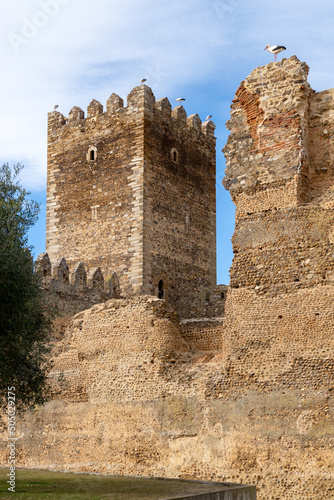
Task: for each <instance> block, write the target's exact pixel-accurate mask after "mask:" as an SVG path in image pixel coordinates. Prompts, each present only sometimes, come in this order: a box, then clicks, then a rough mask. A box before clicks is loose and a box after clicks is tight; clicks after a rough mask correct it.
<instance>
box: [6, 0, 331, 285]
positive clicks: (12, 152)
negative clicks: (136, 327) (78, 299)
mask: <svg viewBox="0 0 334 500" xmlns="http://www.w3.org/2000/svg"><path fill="white" fill-rule="evenodd" d="M333 14H334V6H333V4H331V3H330V2H328V0H318V1H317V2H314V1H313V0H312V1H311V0H303V1H299V0H298V1H293V0H289V1H287V0H280V2H268V1H264V0H255V1H250V0H249V1H245V0H192V1H191V0H182V1H181V0H169V1H168V2H166V0H154V1H153V0H122V1H107V0H94V2H93V1H88V0H16V1H15V2H1V5H0V25H1V38H0V44H1V45H0V47H1V56H2V78H1V79H0V87H1V88H0V96H1V97H0V104H1V117H2V119H1V121H0V128H1V133H0V161H1V163H4V162H9V163H10V164H13V163H17V162H20V163H22V164H24V165H25V169H24V171H23V173H22V183H23V185H24V186H25V187H26V188H28V189H29V190H30V191H31V193H32V195H31V196H32V198H33V199H35V200H37V201H40V202H41V204H42V207H41V214H40V219H39V222H38V223H37V224H36V226H35V227H34V228H33V229H32V230H31V232H30V242H31V244H32V245H34V247H35V251H34V254H35V257H36V256H37V255H38V253H40V252H42V251H44V249H45V196H46V193H45V186H46V123H47V113H48V111H51V110H52V108H53V105H54V104H58V105H59V111H61V112H62V113H63V114H64V115H65V116H67V115H68V112H69V110H70V109H71V108H72V106H74V105H77V106H80V107H81V108H82V109H84V110H86V108H87V106H88V104H89V103H90V101H91V100H92V99H93V98H95V99H98V100H99V101H100V102H101V103H102V104H103V105H104V106H105V103H106V101H107V99H108V97H109V96H110V94H111V93H113V92H116V93H117V94H119V95H120V96H121V97H123V99H124V100H125V99H126V96H127V94H128V93H129V92H130V91H131V89H132V88H133V87H135V86H136V85H138V84H139V81H140V79H141V78H147V84H148V85H149V86H150V87H151V88H152V90H153V92H154V94H155V96H156V98H157V99H158V98H160V97H165V96H166V97H168V98H169V100H170V102H171V103H172V105H176V104H177V103H176V102H175V99H176V98H177V97H180V96H182V97H185V98H186V101H185V103H184V107H185V109H186V111H187V113H188V114H191V113H198V114H199V116H200V117H201V119H202V120H204V119H205V117H206V116H207V115H208V114H212V115H213V118H212V119H213V121H214V122H215V124H216V137H217V254H218V262H217V268H218V280H217V281H218V283H228V281H229V267H230V265H231V261H232V247H231V236H232V233H233V229H234V206H233V204H232V202H231V201H230V196H229V193H228V192H227V191H225V189H224V188H223V187H222V185H221V181H222V178H223V176H224V170H225V164H224V157H223V154H222V152H221V149H222V148H223V146H224V144H225V142H226V139H227V136H228V131H227V130H226V127H225V122H226V121H227V120H228V119H229V108H230V103H231V100H232V99H233V97H234V93H235V91H236V89H237V88H238V86H239V84H240V81H242V80H244V79H245V77H246V76H247V75H248V74H249V73H250V72H251V71H252V69H254V68H256V67H258V66H262V65H264V64H267V63H269V62H271V61H272V60H273V58H274V56H273V55H271V54H269V53H268V52H267V51H264V50H263V49H264V47H265V46H266V45H267V44H268V43H269V44H280V45H285V46H286V47H287V50H286V52H284V53H283V55H282V54H280V55H279V58H281V57H282V56H284V57H290V56H292V55H297V57H298V58H299V59H300V60H301V61H305V62H306V63H307V64H308V65H309V66H310V75H309V82H310V84H311V86H312V87H313V88H314V89H315V90H317V91H319V90H324V89H326V88H331V87H334V64H333V61H334V59H333V55H332V47H333V46H334V44H333V38H334V30H333V17H334V16H333Z"/></svg>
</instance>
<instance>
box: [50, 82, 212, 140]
mask: <svg viewBox="0 0 334 500" xmlns="http://www.w3.org/2000/svg"><path fill="white" fill-rule="evenodd" d="M138 112H139V113H142V114H145V115H146V117H148V118H151V119H153V120H154V118H155V117H157V118H160V119H161V118H163V117H164V118H165V119H166V120H168V123H169V125H170V126H173V124H175V125H179V126H180V125H181V126H182V125H183V126H184V127H186V128H187V129H188V130H193V131H195V132H197V133H199V134H203V135H204V136H208V137H210V138H213V137H214V130H215V124H214V123H213V122H212V121H211V120H207V121H203V122H202V120H201V119H200V117H199V116H198V114H191V115H189V116H187V113H186V111H185V109H184V108H183V106H176V107H175V108H173V109H172V106H171V104H170V102H169V100H168V98H167V97H162V98H160V99H158V100H156V98H155V96H154V94H153V92H152V90H151V88H150V87H148V86H147V85H140V86H137V87H135V88H134V89H132V91H131V92H130V93H129V94H128V96H127V106H124V101H123V99H122V98H121V97H120V96H119V95H117V94H115V93H113V94H111V96H110V97H109V99H108V100H107V103H106V110H104V109H103V105H102V104H101V103H100V102H99V101H97V100H96V99H93V100H92V101H91V102H90V104H89V105H88V106H87V113H86V116H85V112H84V111H83V110H82V109H81V108H80V107H78V106H73V108H72V109H71V110H70V112H69V115H68V117H66V116H64V115H63V114H61V113H60V112H59V111H52V112H51V113H49V115H48V119H49V127H51V129H53V130H54V131H55V129H58V130H59V128H65V129H68V128H69V127H71V126H78V125H79V126H80V127H84V126H85V125H87V126H89V124H90V122H91V121H94V122H96V121H97V120H100V121H102V122H103V121H106V120H107V121H108V120H109V121H113V119H116V121H117V120H118V119H121V118H123V119H124V117H131V115H132V116H133V118H134V119H135V118H136V114H137V113H138ZM115 115H117V117H115ZM49 130H50V129H49Z"/></svg>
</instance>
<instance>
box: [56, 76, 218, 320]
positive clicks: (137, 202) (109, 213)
mask: <svg viewBox="0 0 334 500" xmlns="http://www.w3.org/2000/svg"><path fill="white" fill-rule="evenodd" d="M214 128H215V126H214V124H213V123H212V122H211V121H206V122H204V123H202V122H201V120H200V118H199V116H198V115H197V114H195V115H191V116H188V117H187V115H186V112H185V110H184V109H183V107H182V106H178V107H176V108H175V109H173V110H172V109H171V105H170V103H169V101H168V99H167V98H162V99H159V100H157V101H156V100H155V97H154V95H153V93H152V91H151V89H150V88H149V87H147V86H146V85H141V86H138V87H136V88H134V89H133V90H132V91H131V92H130V94H129V95H128V98H127V107H124V105H123V100H122V99H121V98H120V97H119V96H118V95H116V94H112V95H111V97H110V98H109V99H108V101H107V109H106V111H104V112H103V107H102V105H101V104H100V103H99V102H98V101H96V100H93V101H92V102H91V103H90V105H89V106H88V109H87V117H86V118H85V117H84V112H83V111H82V110H81V109H80V108H78V107H74V108H72V109H71V111H70V113H69V117H68V119H66V118H65V117H64V116H63V115H62V114H61V113H59V112H57V111H53V112H52V113H49V117H48V182H47V235H46V251H47V253H48V254H49V256H50V260H51V262H52V263H55V262H56V261H57V260H59V259H60V258H62V257H65V258H66V261H67V262H68V263H69V265H70V266H75V265H77V264H78V263H79V262H81V261H82V262H84V263H85V266H86V267H88V270H89V269H90V268H93V267H97V266H98V267H100V268H101V270H102V272H103V273H104V276H105V277H107V278H108V276H109V277H110V276H111V275H112V274H114V273H116V275H117V279H118V282H119V287H120V291H121V294H122V295H123V296H125V297H131V296H133V295H141V294H150V295H156V296H158V297H160V298H165V299H167V300H168V301H169V302H170V303H171V304H172V305H173V306H174V308H175V309H176V310H177V311H178V312H179V313H180V314H181V315H183V316H191V315H192V307H193V306H192V305H191V304H195V305H196V304H197V305H198V304H199V303H203V304H204V303H208V301H209V300H210V297H212V293H213V288H214V286H215V283H216V250H215V248H216V245H215V233H216V222H215V217H216V215H215V212H216V210H215V137H214Z"/></svg>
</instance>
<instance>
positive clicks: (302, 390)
mask: <svg viewBox="0 0 334 500" xmlns="http://www.w3.org/2000/svg"><path fill="white" fill-rule="evenodd" d="M229 300H231V302H232V303H233V304H235V307H236V308H238V309H239V310H240V311H241V312H240V314H241V315H242V316H243V317H244V324H243V325H242V327H243V328H245V327H246V326H247V325H248V322H250V324H251V326H252V327H253V330H255V331H256V329H257V328H258V324H257V318H256V315H255V311H254V313H253V315H252V314H250V311H252V310H253V306H254V304H256V300H255V299H254V297H253V296H252V295H250V294H248V295H247V294H246V295H245V296H244V297H243V301H242V300H241V298H240V296H237V297H234V296H233V297H232V298H231V297H230V295H229V296H228V298H227V302H229ZM266 301H267V303H266ZM310 303H311V294H310V296H309V298H308V302H307V303H306V305H305V309H306V311H307V310H308V308H309V306H310ZM248 306H250V309H249V308H248ZM267 306H268V307H269V310H268V318H269V317H270V313H271V314H273V311H275V310H276V308H277V304H275V303H273V304H272V303H271V301H270V300H269V299H266V300H265V299H263V302H262V307H263V308H264V310H267ZM280 312H281V310H280ZM313 312H314V310H310V312H309V316H308V317H307V318H306V320H304V321H305V323H304V326H305V328H307V327H308V325H307V324H306V323H307V322H310V323H311V322H312V319H313V318H312V313H313ZM324 313H326V314H327V313H328V311H324ZM247 316H249V321H248V319H247ZM291 317H293V311H291ZM291 317H290V318H286V319H283V322H284V324H283V325H282V327H283V328H284V327H286V326H287V325H288V324H289V321H291ZM272 323H274V321H273V320H272ZM181 331H182V329H181ZM264 331H265V325H264V324H263V331H262V332H261V333H262V334H263V336H265V335H264ZM327 333H328V330H327ZM255 335H256V334H255V333H254V337H253V338H249V341H248V344H247V345H244V346H241V347H240V349H239V350H238V349H236V350H235V358H234V359H232V358H231V359H230V362H225V363H224V364H223V363H222V355H221V353H219V351H218V352H217V351H216V356H215V357H213V354H212V353H207V352H201V351H199V350H197V349H195V348H194V346H193V345H191V343H190V342H189V343H187V342H186V340H185V339H184V338H183V337H182V335H181V333H180V330H179V325H178V320H177V316H176V315H175V313H174V312H173V311H172V310H171V309H169V307H168V306H167V305H166V303H165V302H164V301H161V300H158V299H157V298H154V297H146V296H143V297H138V298H135V299H131V300H124V299H122V300H115V299H113V300H110V301H108V302H106V303H105V304H98V305H95V306H93V307H92V308H91V309H89V310H86V311H83V312H81V313H79V314H77V315H76V316H75V317H74V318H73V319H72V320H71V322H70V324H69V325H68V327H67V330H66V333H65V336H64V338H63V340H61V341H60V342H58V344H57V345H55V346H54V350H53V359H54V364H53V367H52V371H51V373H50V377H51V378H50V380H51V384H52V390H53V398H52V400H51V401H50V402H49V403H47V405H45V406H44V407H40V408H38V409H37V410H35V411H32V412H27V413H26V414H25V415H24V416H20V418H18V419H17V434H18V436H19V439H18V440H17V441H16V450H17V457H18V465H20V466H25V467H38V468H52V469H60V470H64V469H65V470H74V471H93V472H108V473H121V474H134V475H144V476H160V477H161V476H166V477H179V478H191V479H208V480H218V481H224V482H226V481H230V482H237V483H244V484H254V485H256V487H257V492H258V494H257V498H259V499H260V500H264V499H266V498H270V499H272V500H273V499H275V498H286V499H288V500H292V499H293V500H301V499H303V500H305V499H310V500H311V499H312V498H316V499H317V500H321V499H327V498H331V494H332V492H333V482H332V479H331V475H330V464H331V463H332V462H333V459H334V454H333V450H334V447H333V446H331V445H332V442H333V435H332V431H331V429H332V415H333V413H332V412H333V408H332V406H331V401H330V397H329V394H330V385H329V384H330V383H331V380H332V376H333V368H334V366H333V363H332V360H330V359H329V357H327V360H326V358H325V357H324V356H323V349H324V345H323V343H322V341H321V340H320V342H319V349H314V346H313V350H312V346H311V335H309V341H310V343H309V344H307V342H304V344H303V345H304V346H305V347H306V348H307V351H306V356H307V357H306V356H304V357H303V356H300V355H299V357H297V358H296V360H295V363H294V364H293V365H291V363H290V362H289V359H287V357H286V356H285V357H284V356H282V353H284V350H285V349H286V348H285V346H284V343H285V342H286V340H287V338H286V339H283V340H282V343H281V344H279V345H276V346H275V344H274V342H273V341H272V339H271V342H270V339H269V341H268V339H267V338H266V339H264V340H263V344H261V341H260V340H259V338H255ZM286 337H288V336H286ZM291 337H292V333H291ZM325 337H326V335H325V333H324V334H323V339H325ZM294 342H295V351H294V352H292V353H291V359H293V357H294V356H295V355H296V353H297V352H298V349H299V348H298V347H297V339H294ZM235 343H236V346H237V345H239V346H240V344H239V343H238V338H237V336H236V337H235ZM263 345H265V352H264V353H262V349H263ZM262 354H263V355H262ZM311 354H312V355H311ZM245 367H247V370H245ZM7 453H8V452H7V440H6V436H2V439H0V457H1V463H3V464H5V463H6V457H7Z"/></svg>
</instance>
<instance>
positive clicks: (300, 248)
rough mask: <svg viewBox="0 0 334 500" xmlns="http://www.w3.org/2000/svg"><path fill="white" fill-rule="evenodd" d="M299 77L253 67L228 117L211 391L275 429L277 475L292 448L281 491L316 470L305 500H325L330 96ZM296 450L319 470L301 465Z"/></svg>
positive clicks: (294, 66) (333, 292)
mask: <svg viewBox="0 0 334 500" xmlns="http://www.w3.org/2000/svg"><path fill="white" fill-rule="evenodd" d="M307 73H308V68H307V66H306V65H305V64H304V63H301V62H300V61H298V59H297V58H296V57H295V56H294V57H292V58H290V59H288V60H286V59H283V60H282V61H280V62H279V63H276V64H274V63H272V64H269V65H267V66H265V67H260V68H257V69H256V70H254V71H253V72H252V73H251V75H250V76H249V77H248V78H246V80H245V82H242V84H241V85H240V87H239V89H238V91H237V93H236V97H235V99H234V100H233V103H232V106H231V119H230V121H229V122H228V127H229V129H230V130H231V134H230V136H229V139H228V143H227V146H225V148H224V152H225V155H226V159H227V162H226V167H227V168H226V177H225V179H224V185H225V187H226V188H227V189H229V191H230V193H231V196H232V199H233V201H234V203H235V204H236V227H235V232H234V235H233V238H232V243H233V251H234V258H233V263H232V267H231V271H230V275H231V282H230V286H229V293H228V297H227V302H226V307H225V320H224V328H223V348H222V360H223V362H224V366H225V367H226V368H227V370H228V373H229V381H228V382H226V381H225V380H222V384H221V386H220V384H218V385H216V388H217V389H216V390H217V391H220V390H222V389H224V388H225V390H231V391H232V392H234V393H237V394H239V396H238V397H239V398H240V404H241V405H243V407H244V408H245V411H246V412H249V415H252V417H254V419H255V420H254V429H255V428H256V418H261V419H262V420H263V421H264V422H268V419H269V420H270V419H271V418H275V419H277V431H276V437H277V439H278V440H279V441H281V444H279V445H277V452H274V450H273V448H275V446H274V445H273V441H274V435H275V429H274V427H272V429H271V431H270V434H271V435H270V437H269V444H268V459H269V456H270V461H272V460H274V461H276V463H277V464H279V463H280V461H281V460H280V458H279V455H278V450H280V451H281V453H282V454H284V453H285V446H287V444H286V443H289V445H288V446H290V447H291V449H293V452H292V454H291V459H290V466H289V468H288V469H287V470H286V476H287V478H288V481H291V480H292V478H293V477H294V472H293V468H295V469H296V470H299V471H300V473H301V474H302V473H305V471H307V470H310V469H311V468H315V469H316V470H317V472H316V473H315V476H316V477H317V480H318V481H319V483H317V481H315V484H314V486H313V487H312V488H310V489H309V490H308V492H307V493H305V495H306V496H305V498H322V495H323V494H322V493H320V491H319V490H318V486H317V484H320V482H321V477H322V473H321V472H320V470H319V469H318V467H317V465H316V464H320V463H322V465H323V469H322V470H323V471H324V472H325V471H328V470H330V467H331V466H332V465H331V464H332V460H333V456H332V455H331V452H330V451H329V450H331V449H332V447H333V433H332V432H331V430H330V428H331V426H333V423H334V399H333V392H332V382H331V380H332V377H333V366H334V360H333V347H334V345H333V331H334V309H333V302H334V286H333V265H334V258H333V255H334V247H333V237H332V227H333V222H334V221H333V211H332V207H333V199H334V198H333V176H332V167H331V158H332V149H333V147H332V142H331V141H330V140H329V137H330V134H331V130H332V125H333V118H332V106H333V105H332V99H333V89H332V90H329V91H324V92H320V93H314V92H313V91H312V89H310V87H309V85H308V83H307ZM325 127H326V128H325ZM240 141H241V142H240ZM250 394H253V395H254V397H255V398H259V400H261V401H262V404H263V408H262V410H261V411H260V412H258V411H257V410H255V409H253V404H252V403H251V400H250V397H249V395H250ZM265 394H266V395H268V396H269V399H267V397H268V396H265ZM271 398H275V403H274V399H271ZM266 399H267V402H265V401H266ZM270 400H271V402H270ZM288 400H289V401H290V402H289V401H288ZM269 402H270V404H268V403H269ZM288 414H290V418H289V417H288ZM292 419H294V425H295V426H296V427H295V428H296V429H297V434H299V436H297V435H294V436H293V432H291V425H292ZM242 421H243V422H244V420H242ZM251 432H253V431H251ZM304 436H307V445H305V442H303V437H304ZM304 445H305V446H307V447H310V448H311V449H312V453H314V454H315V456H316V457H317V458H316V459H314V458H312V457H311V456H309V458H308V459H306V457H307V454H304V453H303V452H302V448H303V446H304ZM297 450H299V451H300V453H299V452H298V451H297ZM272 454H274V456H275V458H274V457H273V455H272ZM325 457H326V458H325ZM327 457H331V458H330V459H329V461H327ZM257 460H258V459H257ZM281 487H282V483H281ZM281 495H282V494H281ZM307 495H308V496H307ZM283 496H284V498H298V495H297V493H296V492H295V491H294V492H293V493H292V492H290V496H289V494H288V493H287V491H286V490H284V494H283ZM272 498H274V497H272ZM324 498H325V497H324Z"/></svg>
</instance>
